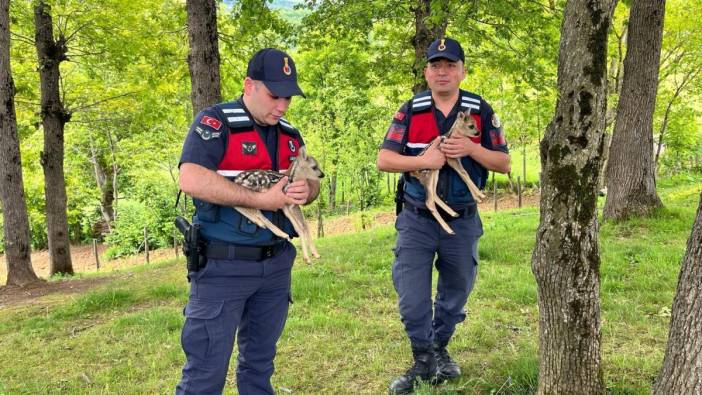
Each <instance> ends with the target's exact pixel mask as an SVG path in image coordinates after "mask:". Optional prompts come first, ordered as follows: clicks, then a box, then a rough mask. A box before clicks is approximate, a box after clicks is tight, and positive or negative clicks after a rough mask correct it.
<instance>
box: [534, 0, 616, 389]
mask: <svg viewBox="0 0 702 395" xmlns="http://www.w3.org/2000/svg"><path fill="white" fill-rule="evenodd" d="M615 2H616V1H615V0H600V1H594V0H593V1H588V2H584V1H579V0H571V1H568V3H567V4H566V7H565V15H564V21H563V25H562V27H561V43H560V51H559V58H558V101H557V103H556V113H555V116H554V118H553V120H551V122H550V123H549V125H548V127H547V129H546V134H545V136H544V139H543V140H542V142H541V166H542V169H543V170H542V173H541V186H542V192H541V220H540V223H539V228H538V231H537V239H536V247H535V248H534V253H533V257H532V270H533V272H534V275H535V276H536V280H537V284H538V300H539V350H540V365H539V369H540V372H539V394H602V393H604V391H605V387H604V382H603V378H602V369H601V362H600V349H601V334H600V298H599V292H600V273H599V269H600V256H599V249H598V243H597V232H598V224H597V205H596V203H597V195H596V189H597V180H598V175H599V172H600V161H601V155H602V146H603V141H604V139H603V132H604V126H605V112H606V94H605V93H606V61H607V31H608V29H609V26H610V23H611V18H612V11H613V8H614V4H615Z"/></svg>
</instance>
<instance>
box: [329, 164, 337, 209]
mask: <svg viewBox="0 0 702 395" xmlns="http://www.w3.org/2000/svg"><path fill="white" fill-rule="evenodd" d="M335 208H336V172H334V173H332V175H331V179H330V181H329V209H331V210H332V211H334V209H335Z"/></svg>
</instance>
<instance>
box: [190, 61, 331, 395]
mask: <svg viewBox="0 0 702 395" xmlns="http://www.w3.org/2000/svg"><path fill="white" fill-rule="evenodd" d="M243 91H244V92H243V95H242V96H241V97H239V98H238V99H237V100H235V101H232V102H227V103H221V104H217V105H214V106H212V107H208V108H205V109H204V110H202V111H201V112H200V113H199V114H198V115H197V116H196V117H195V121H194V122H193V124H192V126H191V127H190V131H189V132H188V135H187V137H186V140H185V144H184V146H183V152H182V156H181V159H180V188H181V189H182V190H183V191H184V192H185V193H187V194H188V195H190V196H191V197H192V198H193V202H194V204H195V215H194V216H193V225H199V228H200V237H201V238H202V239H203V240H204V241H205V243H206V246H205V247H204V248H203V249H202V251H203V253H202V255H204V257H205V258H206V259H202V260H201V262H202V263H204V265H203V264H202V263H201V264H200V265H199V266H200V267H199V270H197V271H190V272H189V273H188V278H189V280H190V283H191V286H190V297H189V300H188V304H187V305H186V307H185V310H184V314H185V317H186V320H185V324H184V326H183V332H182V336H181V343H182V346H183V351H184V352H185V356H186V358H187V361H186V363H185V366H184V367H183V377H182V379H181V380H180V382H179V383H178V385H177V387H176V394H221V393H222V391H223V388H224V383H225V379H226V376H227V370H228V367H229V359H230V357H231V354H232V349H233V346H234V339H235V338H236V339H237V343H238V347H239V355H238V358H237V369H236V378H237V388H238V391H239V394H242V395H249V394H272V393H273V387H272V386H271V383H270V378H271V375H272V374H273V358H274V356H275V353H276V343H277V341H278V338H279V337H280V335H281V333H282V331H283V327H284V325H285V320H286V318H287V314H288V304H289V302H290V301H291V300H292V299H291V296H290V277H291V276H290V272H291V269H292V265H293V261H294V259H295V254H296V252H295V248H294V247H293V246H292V244H290V242H288V241H286V240H282V239H280V238H278V237H277V236H275V235H273V234H272V233H271V232H270V231H269V230H267V229H262V228H259V227H257V226H256V225H255V224H253V223H252V222H250V221H249V220H247V219H246V218H245V217H243V216H242V215H241V214H239V212H238V211H236V210H234V209H233V208H232V207H233V206H244V207H251V208H256V209H260V210H262V212H263V213H264V215H266V216H267V217H268V218H269V219H270V220H271V221H272V222H273V223H274V224H276V225H278V227H279V228H281V229H283V230H285V231H287V232H288V233H289V234H293V232H294V231H293V229H292V226H291V224H290V222H289V221H288V220H287V219H286V218H285V216H284V215H283V214H282V211H281V210H280V209H281V208H282V207H283V206H284V205H286V204H306V203H309V202H310V201H312V200H314V199H315V198H316V197H317V194H318V192H319V183H318V182H309V183H308V182H307V181H296V182H293V183H290V184H289V185H288V188H287V189H286V190H285V192H284V191H283V187H284V186H285V184H286V183H287V177H286V178H283V179H282V180H281V181H280V182H279V183H278V184H276V185H275V186H273V187H272V188H270V189H269V190H268V191H266V192H260V193H257V192H253V191H251V190H248V189H246V188H243V187H241V186H239V185H236V184H234V183H233V182H231V181H230V180H228V179H231V178H233V177H234V176H236V175H237V174H238V173H240V172H241V171H245V170H255V169H262V170H284V169H287V168H288V167H289V165H290V163H291V161H292V160H293V158H294V157H296V156H297V154H298V153H299V151H300V148H302V147H303V146H304V142H303V140H302V137H301V136H300V134H299V132H298V131H297V130H296V129H295V128H294V127H292V126H291V125H290V124H289V123H288V122H287V121H286V120H285V119H284V118H283V115H284V114H285V112H286V111H287V109H288V106H289V105H290V101H291V99H292V96H296V95H299V96H303V97H304V95H303V93H302V90H301V89H300V87H299V86H298V85H297V70H296V69H295V63H294V62H293V60H292V58H291V57H290V56H289V55H287V54H286V53H284V52H282V51H279V50H277V49H271V48H266V49H263V50H261V51H259V52H257V53H256V54H255V55H254V56H253V58H252V59H251V60H250V61H249V65H248V70H247V74H246V78H245V79H244V88H243Z"/></svg>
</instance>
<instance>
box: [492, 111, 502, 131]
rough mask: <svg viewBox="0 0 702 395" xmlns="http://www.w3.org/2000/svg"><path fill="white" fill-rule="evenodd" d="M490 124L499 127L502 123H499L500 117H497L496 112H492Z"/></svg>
mask: <svg viewBox="0 0 702 395" xmlns="http://www.w3.org/2000/svg"><path fill="white" fill-rule="evenodd" d="M492 126H494V127H496V128H499V127H500V126H502V123H500V118H498V117H497V114H495V113H493V114H492Z"/></svg>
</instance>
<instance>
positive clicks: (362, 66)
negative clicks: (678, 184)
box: [0, 0, 702, 257]
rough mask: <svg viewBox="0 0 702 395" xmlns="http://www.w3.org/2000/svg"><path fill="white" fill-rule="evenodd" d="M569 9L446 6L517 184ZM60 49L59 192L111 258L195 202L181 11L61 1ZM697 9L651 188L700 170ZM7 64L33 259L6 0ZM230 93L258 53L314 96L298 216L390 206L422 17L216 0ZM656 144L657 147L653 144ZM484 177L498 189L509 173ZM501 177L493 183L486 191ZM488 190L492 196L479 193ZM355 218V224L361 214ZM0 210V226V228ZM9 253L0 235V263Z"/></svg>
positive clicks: (676, 53) (22, 109) (671, 16)
mask: <svg viewBox="0 0 702 395" xmlns="http://www.w3.org/2000/svg"><path fill="white" fill-rule="evenodd" d="M563 3H564V2H560V1H551V2H548V3H544V4H541V3H539V2H526V1H524V2H519V4H516V3H514V2H510V1H505V0H499V1H492V2H483V1H467V2H464V1H451V2H449V8H448V10H449V12H448V13H447V14H444V15H442V14H441V13H437V16H435V17H436V18H446V20H447V29H446V32H447V35H449V36H451V37H455V38H456V39H458V40H459V41H460V42H462V43H463V46H464V48H465V49H466V55H467V61H466V65H467V67H468V70H469V73H468V77H467V79H466V81H465V82H464V84H463V88H464V89H468V90H470V91H473V92H475V93H477V94H480V95H482V96H483V97H484V98H486V100H488V101H489V102H490V103H491V105H492V106H493V107H494V109H495V111H496V113H497V114H499V116H500V118H501V120H502V122H503V124H504V128H505V131H506V135H507V139H508V143H509V145H510V149H511V150H512V169H513V173H512V179H513V180H514V179H516V177H517V176H519V177H520V179H521V180H522V182H523V183H524V184H525V187H526V188H527V189H529V188H531V189H538V184H539V171H540V167H539V166H540V164H539V155H538V148H539V145H538V144H539V141H540V140H541V137H542V135H543V130H544V129H545V127H546V123H547V122H548V121H549V120H550V119H551V118H552V117H553V111H554V108H555V100H556V89H555V84H556V68H557V63H556V62H557V52H558V40H559V29H560V24H561V20H562V15H563V12H562V9H563ZM51 5H52V14H53V16H54V22H55V26H56V29H57V32H56V33H57V34H58V33H61V34H64V36H65V37H66V38H67V45H68V52H67V56H68V60H67V61H65V62H62V63H61V69H60V70H61V83H60V87H61V98H62V99H63V101H64V105H65V107H66V109H67V110H68V112H69V114H70V120H69V122H68V123H66V126H65V149H66V151H65V169H64V170H65V180H66V186H67V194H68V199H67V202H68V228H69V235H70V240H71V242H72V243H87V242H90V241H91V240H92V239H99V240H104V241H105V242H107V243H108V244H109V245H110V249H109V250H108V252H107V255H108V257H116V256H121V255H128V254H133V253H136V252H138V251H139V250H141V249H143V248H144V243H143V238H144V228H147V230H148V239H149V244H150V246H151V247H152V248H153V247H165V246H169V245H171V244H172V242H173V236H174V229H173V225H172V223H173V222H172V221H173V218H174V216H175V215H177V214H182V213H184V212H189V211H190V210H191V209H192V205H189V204H185V201H184V200H181V203H180V205H179V207H175V198H176V194H177V192H178V187H177V179H178V170H177V166H178V159H179V156H180V150H181V147H182V142H183V139H184V137H185V135H186V133H187V131H188V128H189V125H190V123H191V122H192V118H193V111H192V105H191V101H190V89H191V86H190V76H189V73H188V65H187V54H188V37H187V27H186V18H187V16H186V9H185V7H184V1H176V0H140V1H131V2H122V1H116V0H107V1H100V2H82V1H71V0H66V1H55V2H52V3H51ZM628 7H629V4H628V2H626V1H620V2H619V4H618V6H617V9H616V12H615V16H614V21H613V25H612V28H611V30H610V34H609V50H608V51H609V55H608V58H609V59H608V64H609V67H608V74H609V86H610V87H609V89H608V101H607V105H608V116H607V133H608V134H610V135H611V132H612V128H613V125H614V119H615V116H616V111H615V110H616V108H617V102H618V94H619V90H620V88H621V80H622V69H623V66H622V65H623V59H624V55H625V52H626V30H627V18H628V16H629V10H628ZM701 13H702V1H699V0H692V1H682V0H670V1H668V2H667V5H666V12H665V25H664V35H663V49H662V54H661V66H660V78H659V87H658V96H657V101H656V111H655V114H654V142H655V144H654V147H653V148H654V150H656V151H657V152H661V151H662V154H661V155H660V157H659V156H658V155H656V161H657V165H656V171H657V174H658V175H659V176H666V175H670V174H676V173H680V172H683V171H690V172H693V173H694V172H695V171H699V169H700V167H701V166H702V160H701V158H702V138H701V137H702V128H701V127H700V126H701V119H700V106H699V105H698V103H700V95H702V78H700V70H701V69H702V56H700V51H701V48H702V32H701V29H700V25H699V23H698V21H697V20H696V17H695V15H700V14H701ZM10 16H11V26H10V29H11V32H12V43H11V62H12V73H13V78H14V81H15V86H16V96H15V99H16V110H17V119H18V132H19V137H20V141H21V155H22V170H23V176H24V184H25V185H24V186H25V193H26V200H27V207H28V212H29V220H30V228H31V245H32V249H35V250H36V249H44V248H46V247H47V233H46V220H45V214H44V212H45V207H44V205H45V198H44V182H43V178H44V175H43V172H42V166H41V151H42V150H43V131H42V127H41V115H40V88H39V73H38V72H37V55H36V49H35V47H34V40H33V37H34V22H33V10H32V4H31V2H26V1H15V2H12V3H11V8H10ZM218 25H219V26H218V32H219V51H220V54H221V75H222V77H221V81H222V97H223V98H224V100H233V99H235V98H237V97H238V96H239V94H240V92H241V89H242V81H243V78H244V76H245V71H246V62H247V60H248V59H249V58H250V57H251V55H252V54H253V53H254V52H256V51H257V50H258V49H260V48H264V47H277V48H281V49H284V50H286V51H288V52H289V53H290V54H291V55H292V56H293V57H294V59H295V61H296V63H297V65H298V70H299V74H300V79H301V81H300V82H301V85H302V87H303V90H304V91H305V92H306V94H307V98H306V99H302V98H295V100H293V103H292V105H291V108H290V110H289V112H288V115H287V119H288V120H289V121H290V122H291V123H292V124H294V125H295V126H297V127H298V128H299V129H300V130H301V131H302V132H303V135H304V137H305V141H306V143H307V145H308V147H309V150H310V152H312V153H313V154H314V155H315V156H316V157H317V158H318V159H319V160H320V163H321V166H322V168H323V169H324V171H325V173H326V174H327V175H328V177H327V178H326V179H325V182H324V183H323V190H322V198H320V199H318V201H317V203H315V204H314V205H313V206H311V207H307V208H306V209H307V211H308V212H309V213H310V214H312V213H313V215H318V214H319V215H322V214H324V215H328V214H333V213H335V212H340V211H346V212H348V211H357V210H361V211H366V210H368V209H370V208H372V207H375V206H380V205H389V204H391V202H392V199H393V197H394V188H395V181H396V178H395V177H393V176H390V175H387V174H384V173H380V172H378V171H377V170H376V168H375V157H376V153H377V147H378V145H379V144H380V142H381V141H382V138H383V135H384V133H385V131H386V129H387V126H388V125H389V122H390V120H391V117H392V114H394V112H395V111H396V110H397V108H398V107H399V106H400V105H401V104H402V103H403V101H405V100H407V99H409V98H410V97H411V94H412V93H411V92H412V87H413V86H414V85H415V84H416V83H417V79H416V78H415V77H414V75H413V62H414V58H415V57H414V48H413V45H412V42H411V39H412V37H413V35H414V28H415V27H414V11H413V9H412V8H411V4H410V3H409V2H401V1H371V2H368V1H347V2H341V3H337V2H327V1H315V0H309V1H272V2H270V1H269V2H265V1H264V2H261V1H248V0H244V1H237V2H232V1H223V2H220V3H219V11H218ZM659 146H660V147H661V148H660V149H659ZM492 180H493V181H492V182H497V183H498V184H500V185H501V186H506V185H508V180H507V177H504V176H498V177H497V178H496V179H495V178H493V179H492ZM495 180H496V181H495ZM489 188H492V185H490V186H489ZM362 221H363V219H362ZM1 226H2V216H0V227H1ZM3 250H4V245H3V243H2V240H0V253H2V252H3Z"/></svg>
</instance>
